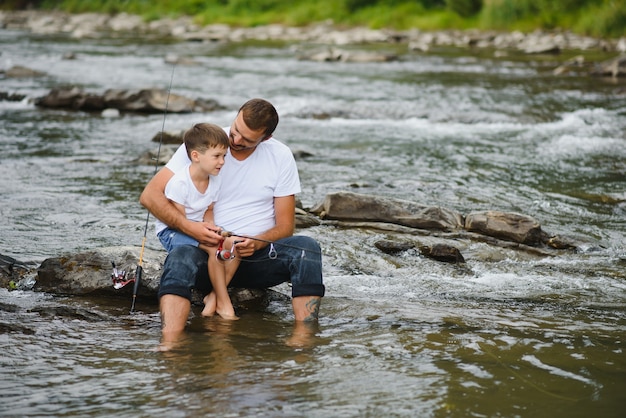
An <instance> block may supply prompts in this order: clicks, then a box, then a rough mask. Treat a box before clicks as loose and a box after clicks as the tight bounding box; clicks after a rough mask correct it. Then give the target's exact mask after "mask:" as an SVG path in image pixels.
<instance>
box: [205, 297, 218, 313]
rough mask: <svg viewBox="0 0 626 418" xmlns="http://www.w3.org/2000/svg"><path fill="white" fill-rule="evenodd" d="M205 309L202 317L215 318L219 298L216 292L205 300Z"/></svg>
mask: <svg viewBox="0 0 626 418" xmlns="http://www.w3.org/2000/svg"><path fill="white" fill-rule="evenodd" d="M203 302H204V309H203V310H202V316H213V315H215V311H216V309H217V297H216V296H215V292H211V293H209V294H208V295H206V296H205V297H204V299H203Z"/></svg>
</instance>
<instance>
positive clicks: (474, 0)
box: [446, 0, 483, 17]
mask: <svg viewBox="0 0 626 418" xmlns="http://www.w3.org/2000/svg"><path fill="white" fill-rule="evenodd" d="M446 6H448V9H450V10H452V11H453V12H454V13H456V14H458V15H459V16H461V17H470V16H474V15H476V14H477V13H478V12H480V9H482V7H483V1H482V0H446Z"/></svg>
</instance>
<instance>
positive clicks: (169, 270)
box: [158, 245, 208, 300]
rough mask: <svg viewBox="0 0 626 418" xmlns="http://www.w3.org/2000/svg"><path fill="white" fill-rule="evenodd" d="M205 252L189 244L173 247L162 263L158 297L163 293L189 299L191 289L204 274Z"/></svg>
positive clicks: (205, 270)
mask: <svg viewBox="0 0 626 418" xmlns="http://www.w3.org/2000/svg"><path fill="white" fill-rule="evenodd" d="M206 261H207V254H206V253H205V252H204V251H202V250H200V249H198V248H197V247H194V246H191V245H182V246H179V247H175V248H174V249H172V251H170V253H169V254H168V256H167V258H166V259H165V263H164V264H163V274H162V275H161V283H160V286H159V292H158V296H159V298H160V297H162V296H164V295H177V296H181V297H184V298H186V299H189V300H191V289H192V288H193V287H195V286H196V282H197V280H198V278H199V277H204V276H206V275H207V274H208V273H207V265H206Z"/></svg>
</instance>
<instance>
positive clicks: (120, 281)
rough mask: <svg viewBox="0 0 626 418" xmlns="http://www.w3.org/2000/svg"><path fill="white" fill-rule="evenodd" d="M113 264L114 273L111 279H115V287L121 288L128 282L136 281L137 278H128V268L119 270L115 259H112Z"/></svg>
mask: <svg viewBox="0 0 626 418" xmlns="http://www.w3.org/2000/svg"><path fill="white" fill-rule="evenodd" d="M111 264H112V265H113V273H111V280H112V281H113V287H114V288H115V289H121V288H122V287H124V286H126V285H127V284H128V283H132V282H134V281H135V279H127V278H126V275H127V273H126V270H122V271H119V270H118V269H117V267H116V266H115V263H114V262H113V261H111Z"/></svg>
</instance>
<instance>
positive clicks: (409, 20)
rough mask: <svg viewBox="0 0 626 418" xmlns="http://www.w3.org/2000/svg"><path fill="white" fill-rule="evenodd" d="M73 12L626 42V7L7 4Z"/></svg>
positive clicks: (589, 1) (425, 2) (483, 1)
mask: <svg viewBox="0 0 626 418" xmlns="http://www.w3.org/2000/svg"><path fill="white" fill-rule="evenodd" d="M26 7H34V8H42V9H45V10H62V11H67V12H70V13H85V12H100V13H110V14H115V13H120V12H126V13H133V14H139V15H142V16H143V17H144V18H146V19H158V18H163V17H177V16H183V15H187V16H193V17H195V18H196V20H197V21H198V22H200V23H203V24H210V23H228V24H231V25H238V26H253V25H263V24H269V23H284V24H287V25H306V24H310V23H314V22H319V21H323V20H327V19H331V20H333V21H334V22H335V23H336V24H340V25H365V26H369V27H372V28H383V27H388V28H394V29H408V28H419V29H432V30H434V29H445V28H460V29H464V28H468V27H477V28H479V29H502V30H514V29H518V30H523V31H532V30H535V29H557V28H558V29H568V30H572V31H575V32H577V33H581V34H589V35H594V36H610V37H620V36H626V0H316V1H310V0H290V1H285V0H5V1H2V3H1V5H0V9H8V10H11V9H20V8H26Z"/></svg>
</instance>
